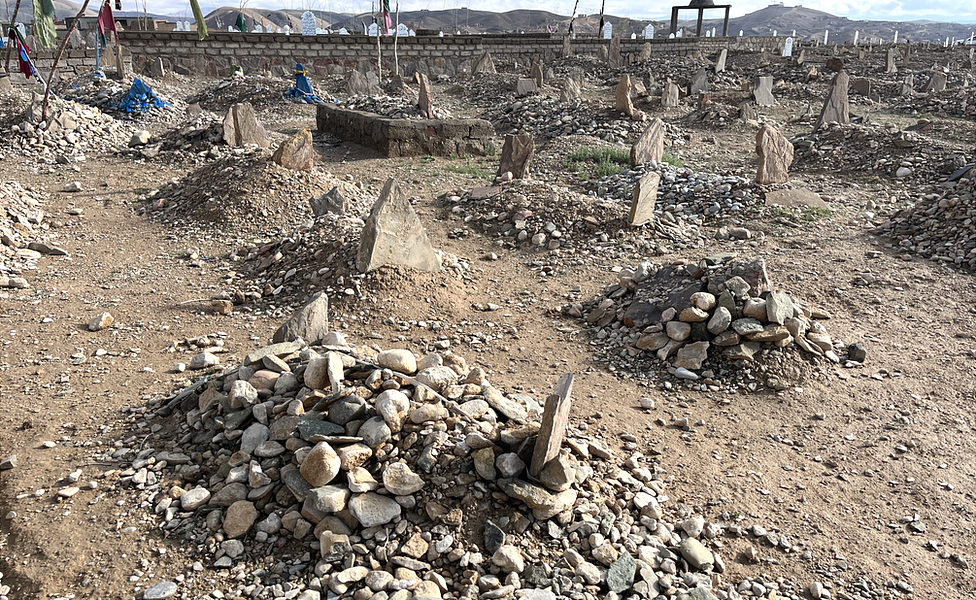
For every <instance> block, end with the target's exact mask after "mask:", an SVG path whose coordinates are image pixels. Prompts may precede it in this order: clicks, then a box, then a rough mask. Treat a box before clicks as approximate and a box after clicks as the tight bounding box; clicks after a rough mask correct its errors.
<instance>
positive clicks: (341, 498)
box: [308, 485, 349, 513]
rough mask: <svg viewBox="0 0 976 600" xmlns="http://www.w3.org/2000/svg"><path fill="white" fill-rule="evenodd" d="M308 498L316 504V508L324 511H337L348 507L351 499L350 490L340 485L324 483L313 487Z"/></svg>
mask: <svg viewBox="0 0 976 600" xmlns="http://www.w3.org/2000/svg"><path fill="white" fill-rule="evenodd" d="M308 498H310V499H311V500H312V503H313V504H314V505H315V510H318V511H321V512H324V513H337V512H341V511H343V510H345V509H346V503H347V502H348V501H349V490H347V489H346V488H344V487H342V486H339V485H324V486H322V487H317V488H312V489H311V490H309V492H308Z"/></svg>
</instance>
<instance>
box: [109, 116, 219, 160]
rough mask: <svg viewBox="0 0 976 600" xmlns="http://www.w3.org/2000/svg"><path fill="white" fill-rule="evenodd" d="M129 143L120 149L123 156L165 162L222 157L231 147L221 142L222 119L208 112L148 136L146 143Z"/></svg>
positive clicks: (131, 141)
mask: <svg viewBox="0 0 976 600" xmlns="http://www.w3.org/2000/svg"><path fill="white" fill-rule="evenodd" d="M140 141H141V140H140ZM129 146H130V147H129V148H127V149H125V150H123V151H122V152H121V154H122V155H123V156H126V157H128V158H136V159H149V160H157V159H158V160H162V161H165V162H168V163H174V162H181V163H196V164H202V163H206V162H212V161H214V160H217V159H220V158H224V157H225V156H226V155H228V154H229V153H230V152H231V148H230V147H229V146H227V145H226V144H225V143H224V130H223V125H222V124H221V120H220V119H218V118H217V116H216V115H214V114H213V113H210V112H205V113H202V114H200V115H198V116H197V117H195V118H192V119H190V120H188V121H186V122H184V123H182V124H180V125H178V126H176V127H172V128H170V129H167V130H166V131H165V132H164V133H163V134H162V135H160V136H159V137H158V138H156V139H152V138H150V139H149V140H148V141H147V143H145V144H141V143H134V141H133V140H130V142H129Z"/></svg>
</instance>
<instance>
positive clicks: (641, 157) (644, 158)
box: [630, 119, 664, 225]
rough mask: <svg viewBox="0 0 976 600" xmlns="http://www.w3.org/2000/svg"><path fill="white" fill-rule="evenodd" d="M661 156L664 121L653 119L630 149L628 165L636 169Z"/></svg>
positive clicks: (658, 159)
mask: <svg viewBox="0 0 976 600" xmlns="http://www.w3.org/2000/svg"><path fill="white" fill-rule="evenodd" d="M663 156H664V121H662V120H661V119H654V120H653V121H651V123H650V124H649V125H648V126H647V129H645V130H644V132H643V133H641V135H640V137H639V138H637V141H636V142H634V145H633V146H631V147H630V165H631V166H632V167H636V166H637V165H642V164H644V163H646V162H650V161H654V162H660V161H661V157H663ZM631 224H632V225H633V223H631Z"/></svg>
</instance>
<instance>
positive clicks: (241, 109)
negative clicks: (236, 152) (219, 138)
mask: <svg viewBox="0 0 976 600" xmlns="http://www.w3.org/2000/svg"><path fill="white" fill-rule="evenodd" d="M224 141H225V142H227V144H228V145H229V146H232V147H235V148H240V147H243V146H246V145H247V144H255V145H258V146H260V147H262V148H267V147H268V132H267V131H265V129H264V126H263V125H261V122H260V121H258V118H257V116H255V114H254V107H252V106H251V105H250V104H249V103H247V102H245V103H243V104H234V105H232V106H231V107H230V108H228V109H227V114H226V115H225V116H224Z"/></svg>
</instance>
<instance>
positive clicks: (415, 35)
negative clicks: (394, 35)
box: [410, 29, 417, 37]
mask: <svg viewBox="0 0 976 600" xmlns="http://www.w3.org/2000/svg"><path fill="white" fill-rule="evenodd" d="M410 37H417V32H416V31H414V30H413V29H411V30H410Z"/></svg>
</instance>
